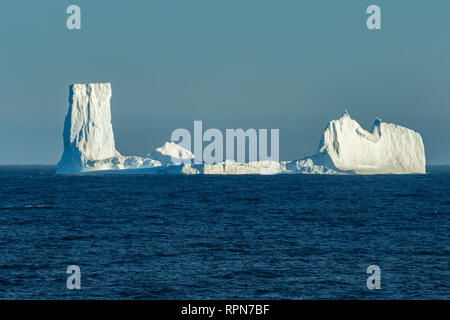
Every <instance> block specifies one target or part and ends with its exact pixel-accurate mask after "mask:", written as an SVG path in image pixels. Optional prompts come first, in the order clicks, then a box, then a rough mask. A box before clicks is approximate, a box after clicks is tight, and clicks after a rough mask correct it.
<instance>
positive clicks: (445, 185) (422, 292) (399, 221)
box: [0, 166, 450, 299]
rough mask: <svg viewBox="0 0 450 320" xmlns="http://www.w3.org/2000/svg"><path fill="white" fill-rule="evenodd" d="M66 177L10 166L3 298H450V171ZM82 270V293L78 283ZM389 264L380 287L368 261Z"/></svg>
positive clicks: (4, 193)
mask: <svg viewBox="0 0 450 320" xmlns="http://www.w3.org/2000/svg"><path fill="white" fill-rule="evenodd" d="M429 171H430V173H428V174H426V175H380V176H324V175H278V176H181V175H164V176H163V175H161V176H151V175H129V176H128V175H116V176H114V175H103V176H57V175H55V167H50V166H48V167H47V166H34V167H27V166H22V167H13V166H3V167H0V298H2V299H55V298H56V299H449V298H450V267H449V262H450V240H449V234H450V224H449V216H450V168H449V167H436V168H434V169H433V168H431V169H430V170H429ZM69 265H77V266H79V267H80V270H81V289H80V290H76V289H75V290H69V289H68V288H67V287H66V281H67V278H68V276H69V274H67V273H66V271H67V267H68V266H69ZM370 265H377V266H379V268H380V270H381V289H378V290H369V289H368V288H367V285H366V282H367V278H368V277H369V276H370V275H369V274H367V268H368V266H370Z"/></svg>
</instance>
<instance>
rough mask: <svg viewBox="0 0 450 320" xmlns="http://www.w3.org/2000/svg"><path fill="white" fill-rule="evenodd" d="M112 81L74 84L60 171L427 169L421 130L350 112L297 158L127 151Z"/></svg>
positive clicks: (167, 147) (169, 145)
mask: <svg viewBox="0 0 450 320" xmlns="http://www.w3.org/2000/svg"><path fill="white" fill-rule="evenodd" d="M110 98H111V85H110V84H109V83H100V84H73V85H71V86H70V90H69V110H68V113H67V116H66V119H65V122H64V133H63V140H64V152H63V155H62V157H61V160H60V161H59V163H58V167H57V173H58V174H83V173H89V174H94V173H95V174H97V173H114V174H127V173H132V174H139V173H144V174H157V173H181V174H280V173H305V174H351V173H356V174H411V173H425V149H424V145H423V142H422V137H421V136H420V134H419V133H417V132H415V131H413V130H411V129H408V128H405V127H402V126H399V125H395V124H390V123H384V122H381V120H379V119H377V120H376V121H375V123H374V125H373V128H372V131H371V132H369V131H367V130H364V129H363V128H361V126H360V125H359V124H358V122H356V121H355V120H353V119H351V118H350V116H349V115H348V113H345V114H344V116H342V117H341V118H340V119H338V120H333V121H331V122H330V123H329V124H328V125H327V127H326V128H325V130H324V132H323V135H322V139H321V142H320V145H319V150H318V153H317V154H315V155H312V156H309V157H306V158H303V159H301V160H294V161H281V162H276V161H256V162H249V163H237V162H235V161H230V160H227V161H225V162H223V163H219V164H205V163H203V164H191V160H192V159H194V155H193V154H192V153H191V152H190V151H189V150H186V149H184V148H182V147H181V146H179V145H177V144H175V143H174V142H166V143H165V144H164V145H163V146H161V147H159V148H157V149H156V150H155V151H154V152H152V153H151V154H149V155H148V156H147V157H137V156H123V155H121V154H120V153H119V152H118V151H117V150H116V147H115V142H114V133H113V130H112V124H111V108H110Z"/></svg>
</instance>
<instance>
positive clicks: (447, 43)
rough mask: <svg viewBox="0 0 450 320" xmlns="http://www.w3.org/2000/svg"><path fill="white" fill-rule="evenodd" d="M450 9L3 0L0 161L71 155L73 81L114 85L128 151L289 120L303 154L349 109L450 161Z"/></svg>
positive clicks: (292, 154)
mask: <svg viewBox="0 0 450 320" xmlns="http://www.w3.org/2000/svg"><path fill="white" fill-rule="evenodd" d="M70 4H77V5H79V6H80V7H81V10H82V29H81V30H79V31H70V30H68V29H67V28H66V18H67V14H66V12H65V11H66V7H67V6H68V5H70ZM370 4H378V5H379V6H380V7H381V10H382V30H381V31H369V30H368V29H367V28H366V23H365V21H366V17H367V15H366V13H365V10H366V8H367V7H368V5H370ZM449 15H450V2H449V1H444V0H442V1H441V0H434V1H423V0H422V1H412V0H396V1H380V0H370V1H366V0H345V1H336V0H328V1H325V0H321V1H318V0H306V1H301V0H292V1H288V0H282V1H274V0H271V1H267V0H226V1H225V0H222V1H214V0H201V1H200V0H198V1H197V0H189V1H186V0H183V1H174V0H172V1H162V0H161V1H103V0H102V1H101V0H95V1H92V0H89V1H88V0H84V1H75V0H74V1H63V0H55V1H22V0H2V1H1V2H0V40H1V47H0V48H1V50H0V97H1V102H0V150H1V151H0V164H15V163H20V164H34V163H56V162H57V161H58V160H59V158H60V156H61V153H62V148H63V145H62V130H63V123H64V116H65V114H66V111H67V107H68V102H67V94H68V87H69V85H70V84H71V83H73V82H111V83H112V90H113V97H112V115H113V128H114V132H115V135H116V145H117V149H118V150H119V151H120V152H121V153H123V154H127V155H131V154H132V155H145V154H147V153H148V152H151V151H152V150H153V149H155V148H156V147H158V146H159V145H161V144H162V143H163V142H164V141H165V140H168V139H169V137H170V134H171V132H172V130H174V129H176V128H188V129H192V127H193V121H194V120H203V126H204V128H205V129H206V128H212V127H214V128H218V129H222V130H225V128H239V127H242V128H279V129H280V157H281V159H283V160H285V159H296V158H300V157H303V156H306V155H308V154H311V153H314V152H315V151H316V148H317V145H318V143H319V140H320V136H321V132H322V130H323V128H324V126H325V125H326V124H327V123H328V121H329V120H332V119H335V118H337V117H339V116H341V115H342V113H343V112H344V110H345V109H348V110H349V112H350V115H351V116H352V117H353V118H355V119H356V120H358V121H359V122H360V123H361V124H362V125H363V126H364V127H365V128H367V129H369V128H370V126H371V124H372V122H373V120H374V119H375V117H377V116H380V117H381V118H382V119H383V120H384V121H387V122H394V123H398V124H401V125H405V126H407V127H409V128H412V129H415V130H417V131H419V132H420V133H421V134H422V136H423V138H424V142H425V147H426V151H427V158H428V162H429V163H430V164H440V163H450V125H449V122H450V40H449V39H450V38H449V31H450V18H449Z"/></svg>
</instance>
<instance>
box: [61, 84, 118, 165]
mask: <svg viewBox="0 0 450 320" xmlns="http://www.w3.org/2000/svg"><path fill="white" fill-rule="evenodd" d="M110 99H111V84H109V83H90V84H73V85H71V86H70V88H69V111H68V112H67V116H66V119H65V122H64V133H63V140H64V152H63V155H62V157H61V160H60V162H59V163H58V172H59V173H72V172H74V171H75V172H76V171H82V169H83V168H85V167H86V166H88V163H89V162H90V161H97V160H104V159H109V158H112V157H117V156H120V154H119V153H118V152H117V151H116V146H115V141H114V133H113V129H112V124H111V107H110Z"/></svg>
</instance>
